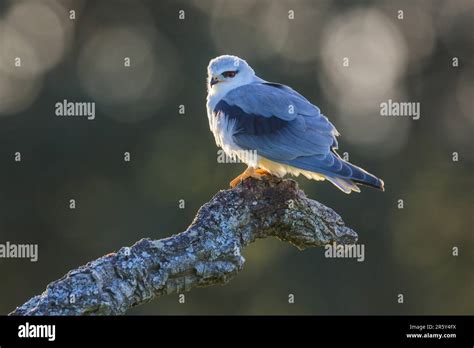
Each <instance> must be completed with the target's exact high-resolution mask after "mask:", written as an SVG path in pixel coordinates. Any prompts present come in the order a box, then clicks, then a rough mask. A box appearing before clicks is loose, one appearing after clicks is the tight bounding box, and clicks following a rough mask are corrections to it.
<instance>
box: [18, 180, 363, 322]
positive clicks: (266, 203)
mask: <svg viewBox="0 0 474 348" xmlns="http://www.w3.org/2000/svg"><path fill="white" fill-rule="evenodd" d="M268 236H274V237H277V238H278V239H280V240H282V241H286V242H289V243H291V244H293V245H295V246H296V247H297V248H299V249H304V248H307V247H316V246H322V245H325V244H328V243H333V242H336V243H339V244H353V243H355V242H356V241H357V234H356V233H355V232H354V231H353V230H351V229H350V228H348V227H346V226H345V225H344V222H343V221H342V219H341V217H340V216H339V215H338V214H337V213H336V212H334V211H333V210H332V209H330V208H328V207H326V206H324V205H322V204H321V203H318V202H316V201H314V200H311V199H308V198H307V197H306V196H305V194H304V192H303V191H301V190H300V189H299V188H298V185H297V184H296V182H294V181H293V180H288V179H286V180H281V179H277V178H274V177H266V178H264V179H263V180H255V179H252V178H250V179H247V180H246V181H244V182H243V183H242V184H241V185H238V186H237V187H236V188H234V189H230V190H223V191H220V192H218V193H217V194H216V195H215V196H214V197H213V198H212V199H211V201H210V202H208V203H206V204H204V205H203V206H202V207H201V208H200V209H199V211H198V213H197V215H196V217H195V219H194V221H193V222H192V223H191V225H190V226H189V227H188V229H187V230H186V231H184V232H182V233H180V234H177V235H173V236H171V237H169V238H166V239H160V240H152V239H149V238H145V239H142V240H140V241H138V242H137V243H136V244H134V245H133V246H131V247H123V248H121V249H120V250H119V251H118V252H116V253H112V254H109V255H106V256H103V257H101V258H99V259H97V260H95V261H92V262H89V263H88V264H87V265H85V266H82V267H79V268H77V269H75V270H73V271H70V272H69V273H67V274H66V275H65V276H64V277H62V278H61V279H59V280H57V281H54V282H52V283H51V284H49V285H48V286H47V289H46V291H45V292H43V293H42V294H41V295H38V296H35V297H33V298H32V299H30V300H29V301H28V302H26V303H25V304H23V305H22V306H20V307H18V308H16V309H15V310H14V311H13V312H12V313H10V315H90V314H94V315H118V314H124V313H125V312H127V310H128V309H130V308H131V307H134V306H137V305H139V304H142V303H145V302H148V301H151V300H153V299H155V298H157V297H160V296H163V295H168V294H172V293H181V292H184V291H189V290H190V289H192V288H193V287H203V286H210V285H217V284H225V283H227V282H228V281H229V280H230V279H232V278H233V277H234V276H235V275H236V274H237V273H238V272H239V271H240V270H241V269H242V267H243V265H244V261H245V260H244V258H243V257H242V251H243V249H244V247H245V246H247V245H248V244H250V243H252V242H253V241H254V240H256V239H257V238H265V237H268Z"/></svg>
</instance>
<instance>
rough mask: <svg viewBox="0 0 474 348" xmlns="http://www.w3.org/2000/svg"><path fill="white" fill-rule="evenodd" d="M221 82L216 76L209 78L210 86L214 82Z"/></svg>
mask: <svg viewBox="0 0 474 348" xmlns="http://www.w3.org/2000/svg"><path fill="white" fill-rule="evenodd" d="M219 82H221V80H219V79H218V78H217V77H212V78H211V87H212V86H214V85H215V84H216V83H219Z"/></svg>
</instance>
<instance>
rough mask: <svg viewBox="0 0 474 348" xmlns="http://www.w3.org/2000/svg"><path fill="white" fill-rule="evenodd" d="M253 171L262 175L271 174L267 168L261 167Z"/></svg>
mask: <svg viewBox="0 0 474 348" xmlns="http://www.w3.org/2000/svg"><path fill="white" fill-rule="evenodd" d="M255 173H257V174H260V175H261V176H263V175H272V173H270V172H269V171H268V170H265V169H261V168H259V169H256V170H255Z"/></svg>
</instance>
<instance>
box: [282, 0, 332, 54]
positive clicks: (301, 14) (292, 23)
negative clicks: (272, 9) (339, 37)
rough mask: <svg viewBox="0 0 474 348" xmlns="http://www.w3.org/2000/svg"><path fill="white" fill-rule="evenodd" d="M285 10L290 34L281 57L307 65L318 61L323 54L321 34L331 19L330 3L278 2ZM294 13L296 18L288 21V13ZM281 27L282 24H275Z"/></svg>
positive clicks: (285, 20)
mask: <svg viewBox="0 0 474 348" xmlns="http://www.w3.org/2000/svg"><path fill="white" fill-rule="evenodd" d="M275 2H276V3H279V5H280V6H281V7H282V8H284V10H285V12H284V14H283V15H284V19H283V20H282V22H283V21H284V22H285V24H288V26H289V32H288V35H287V40H286V42H285V45H284V46H283V47H282V50H281V55H282V56H283V57H284V58H286V59H287V60H290V61H293V62H297V63H305V62H310V61H313V60H314V59H316V58H317V57H318V56H319V55H320V54H321V52H319V50H318V47H319V46H320V41H319V40H320V38H321V32H322V30H323V28H324V26H325V25H326V21H327V19H328V18H329V17H330V15H329V13H328V10H329V4H330V2H329V1H318V2H317V6H315V3H314V1H290V2H287V3H284V2H277V1H275ZM289 10H292V11H294V15H295V18H294V19H292V20H288V11H289ZM275 25H281V24H275Z"/></svg>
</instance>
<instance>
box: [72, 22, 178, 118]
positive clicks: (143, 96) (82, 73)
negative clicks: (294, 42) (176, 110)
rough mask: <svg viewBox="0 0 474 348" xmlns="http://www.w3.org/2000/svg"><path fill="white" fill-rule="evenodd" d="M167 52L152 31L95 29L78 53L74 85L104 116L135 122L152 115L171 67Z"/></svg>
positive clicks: (172, 69)
mask: <svg viewBox="0 0 474 348" xmlns="http://www.w3.org/2000/svg"><path fill="white" fill-rule="evenodd" d="M158 52H159V55H157V56H155V53H158ZM171 52H172V49H171V48H170V47H169V45H168V44H167V43H166V42H165V40H164V38H162V37H161V36H160V35H158V33H156V32H155V31H148V32H146V33H144V32H138V31H137V30H135V28H133V27H122V26H120V27H118V26H117V27H109V28H106V29H101V30H97V31H96V32H95V33H94V34H93V35H92V36H91V37H90V38H88V40H87V41H86V43H85V44H84V46H83V48H82V50H81V52H80V56H79V60H78V74H79V80H80V83H81V85H82V87H83V88H84V89H85V90H86V92H87V93H88V94H89V95H90V96H91V97H92V98H94V99H95V100H96V101H97V102H98V104H99V106H100V107H101V110H102V111H104V112H105V113H107V115H108V116H110V117H112V118H114V119H116V120H120V121H127V122H135V121H139V120H142V119H144V118H148V117H150V116H152V115H153V112H154V111H155V110H156V109H157V108H158V107H159V105H160V102H162V101H163V99H164V95H165V94H166V92H167V91H166V89H167V88H169V82H170V79H171V74H172V73H173V71H174V67H175V65H174V64H173V58H174V56H172V55H170V54H171ZM126 57H128V58H130V67H126V66H125V58H126Z"/></svg>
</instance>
